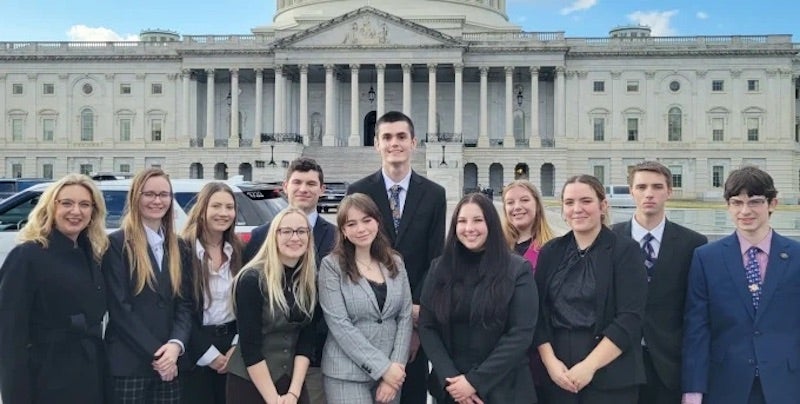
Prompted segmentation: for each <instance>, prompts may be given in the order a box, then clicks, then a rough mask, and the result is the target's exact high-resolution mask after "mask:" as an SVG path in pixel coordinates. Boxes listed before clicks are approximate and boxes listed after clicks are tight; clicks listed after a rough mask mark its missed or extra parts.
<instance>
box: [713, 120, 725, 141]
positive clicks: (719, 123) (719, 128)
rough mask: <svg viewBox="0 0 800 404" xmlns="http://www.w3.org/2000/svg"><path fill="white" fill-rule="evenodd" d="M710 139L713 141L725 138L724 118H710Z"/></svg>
mask: <svg viewBox="0 0 800 404" xmlns="http://www.w3.org/2000/svg"><path fill="white" fill-rule="evenodd" d="M711 139H712V140H713V141H715V142H722V141H724V140H725V120H724V119H722V118H712V119H711Z"/></svg>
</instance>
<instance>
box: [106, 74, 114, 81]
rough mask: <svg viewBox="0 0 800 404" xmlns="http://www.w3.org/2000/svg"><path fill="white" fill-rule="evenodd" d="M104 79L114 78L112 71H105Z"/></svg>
mask: <svg viewBox="0 0 800 404" xmlns="http://www.w3.org/2000/svg"><path fill="white" fill-rule="evenodd" d="M106 80H114V73H106Z"/></svg>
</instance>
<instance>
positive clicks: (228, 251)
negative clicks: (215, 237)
mask: <svg viewBox="0 0 800 404" xmlns="http://www.w3.org/2000/svg"><path fill="white" fill-rule="evenodd" d="M194 249H195V250H196V251H197V258H198V259H199V260H201V261H202V260H203V257H204V256H205V255H206V248H205V247H204V246H203V243H201V242H200V239H197V240H195V241H194ZM222 253H223V254H225V256H227V257H228V261H230V260H231V256H232V255H233V246H232V245H231V243H229V242H227V241H226V242H225V244H224V245H223V246H222Z"/></svg>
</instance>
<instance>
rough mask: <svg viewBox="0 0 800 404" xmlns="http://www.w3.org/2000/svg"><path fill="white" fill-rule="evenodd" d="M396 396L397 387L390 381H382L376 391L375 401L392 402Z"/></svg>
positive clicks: (381, 402)
mask: <svg viewBox="0 0 800 404" xmlns="http://www.w3.org/2000/svg"><path fill="white" fill-rule="evenodd" d="M395 397H397V389H395V388H394V387H392V386H391V385H390V384H389V383H386V382H384V381H381V384H379V385H378V390H377V391H376V392H375V401H377V402H378V403H380V404H383V403H391V402H392V400H394V398H395Z"/></svg>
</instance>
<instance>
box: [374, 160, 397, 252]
mask: <svg viewBox="0 0 800 404" xmlns="http://www.w3.org/2000/svg"><path fill="white" fill-rule="evenodd" d="M370 193H371V195H370V196H371V197H372V200H373V201H374V202H375V204H376V205H378V209H379V210H380V211H381V216H383V217H382V220H383V228H384V230H386V235H387V236H389V239H390V240H391V242H392V245H396V244H397V243H396V240H397V233H396V232H395V230H394V225H393V223H394V219H393V218H392V209H391V208H389V194H388V193H387V192H386V182H385V181H384V180H383V173H382V172H381V171H380V170H378V172H376V173H375V174H374V175H373V176H372V186H371V187H370Z"/></svg>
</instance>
